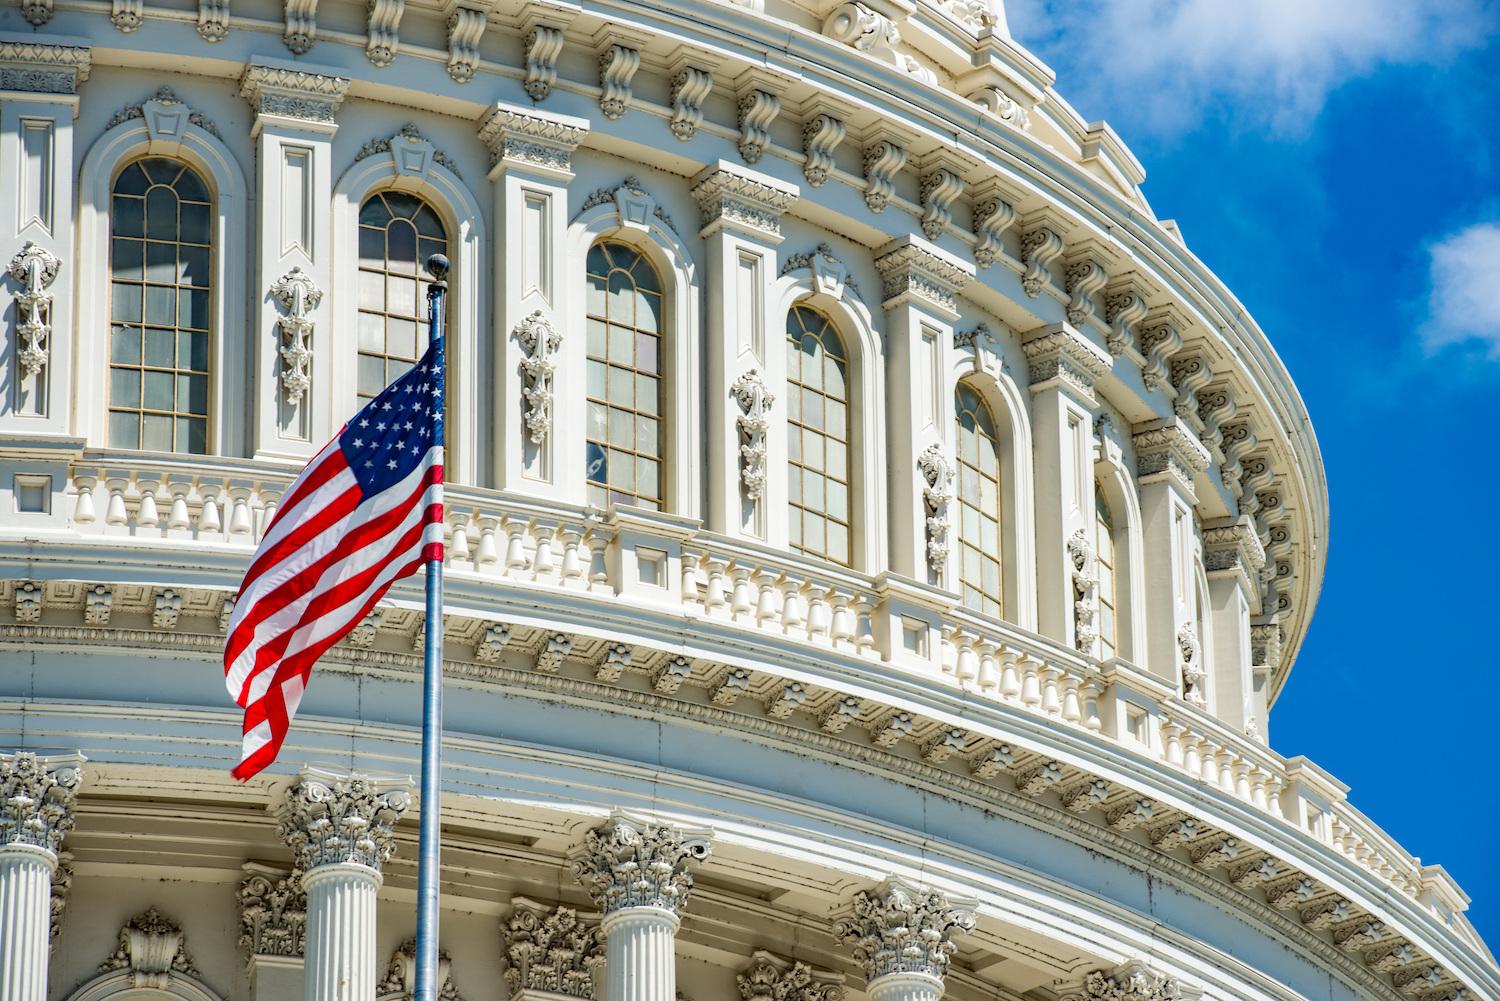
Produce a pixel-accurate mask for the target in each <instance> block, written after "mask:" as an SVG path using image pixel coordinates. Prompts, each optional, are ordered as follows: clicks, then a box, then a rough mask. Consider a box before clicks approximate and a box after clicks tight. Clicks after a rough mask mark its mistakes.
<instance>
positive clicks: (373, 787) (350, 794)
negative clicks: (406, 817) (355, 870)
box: [278, 768, 411, 870]
mask: <svg viewBox="0 0 1500 1001" xmlns="http://www.w3.org/2000/svg"><path fill="white" fill-rule="evenodd" d="M409 785H410V782H409V781H407V780H400V781H388V782H382V781H377V780H375V779H372V778H370V777H369V776H366V775H359V774H353V775H337V774H334V773H331V772H324V771H322V770H321V769H312V768H309V769H307V770H305V771H304V772H303V773H302V776H301V777H300V778H299V780H298V781H297V782H296V783H294V784H293V785H292V787H291V788H289V789H288V790H287V792H286V799H285V801H284V802H283V804H282V807H281V810H280V817H279V818H278V819H279V825H278V833H279V834H280V835H281V838H282V840H283V841H285V842H286V843H287V844H288V845H289V846H290V847H291V849H292V854H293V855H294V856H295V858H296V860H297V864H298V865H299V866H300V867H301V868H303V869H306V870H311V869H315V868H317V867H319V866H324V865H344V864H356V865H364V866H368V867H370V868H372V869H377V870H378V869H379V868H380V867H381V865H383V864H384V863H385V861H386V860H387V859H389V858H390V857H391V855H392V854H393V853H394V852H395V849H396V841H395V826H396V822H397V821H398V820H400V819H401V815H402V814H403V813H405V812H406V809H407V807H408V806H410V805H411V793H410V791H409V788H408V787H409Z"/></svg>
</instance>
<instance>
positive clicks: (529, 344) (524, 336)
mask: <svg viewBox="0 0 1500 1001" xmlns="http://www.w3.org/2000/svg"><path fill="white" fill-rule="evenodd" d="M515 338H516V343H517V344H519V345H520V346H521V351H522V352H523V357H522V358H521V372H522V374H523V375H524V376H525V378H526V385H525V387H524V388H523V389H522V390H521V394H522V395H523V396H524V397H525V398H526V431H527V434H528V436H529V437H530V438H531V440H532V442H533V443H534V444H537V445H540V444H542V443H543V442H545V441H546V440H547V435H548V434H550V433H551V432H552V377H553V375H554V373H555V372H556V370H557V361H556V358H557V352H558V350H559V349H560V348H561V347H562V334H560V333H559V332H558V331H557V328H556V327H554V326H552V321H551V320H549V319H547V316H546V314H545V313H543V312H542V311H541V310H540V309H538V310H536V311H535V312H533V313H532V314H531V315H530V316H528V317H526V318H525V319H524V320H522V321H521V322H520V323H518V324H516V329H515Z"/></svg>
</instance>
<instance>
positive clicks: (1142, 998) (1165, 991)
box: [1062, 962, 1182, 1001]
mask: <svg viewBox="0 0 1500 1001" xmlns="http://www.w3.org/2000/svg"><path fill="white" fill-rule="evenodd" d="M1181 997H1182V991H1181V988H1180V987H1179V986H1178V984H1177V981H1175V980H1173V979H1172V978H1170V977H1164V976H1161V975H1160V974H1158V973H1155V972H1153V971H1152V970H1150V969H1147V968H1146V966H1144V965H1143V964H1141V963H1139V962H1132V963H1127V964H1126V965H1124V966H1122V967H1120V968H1119V969H1117V970H1115V971H1113V972H1111V973H1105V972H1103V971H1101V970H1096V971H1094V972H1093V973H1090V974H1089V975H1088V976H1086V977H1084V979H1083V983H1082V985H1080V986H1079V987H1078V988H1076V989H1075V990H1073V991H1072V992H1070V993H1066V994H1064V995H1063V998H1062V1001H1179V999H1180V998H1181Z"/></svg>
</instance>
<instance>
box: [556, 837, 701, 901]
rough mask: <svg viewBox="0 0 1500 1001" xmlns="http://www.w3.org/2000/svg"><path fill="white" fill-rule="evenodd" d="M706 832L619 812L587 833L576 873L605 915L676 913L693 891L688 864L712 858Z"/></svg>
mask: <svg viewBox="0 0 1500 1001" xmlns="http://www.w3.org/2000/svg"><path fill="white" fill-rule="evenodd" d="M710 851H711V849H710V846H709V833H708V832H707V831H684V830H680V829H678V828H676V827H672V826H669V825H665V824H658V823H655V822H652V821H649V820H641V819H638V818H635V817H631V816H629V815H627V814H623V813H615V814H614V815H613V816H611V817H610V819H609V822H608V823H607V824H605V825H604V826H603V827H600V828H597V829H595V830H592V831H590V832H589V833H588V838H587V840H586V842H585V847H584V851H583V852H582V853H581V854H580V855H579V856H577V857H576V858H575V859H574V861H573V874H574V875H575V876H577V877H578V880H579V881H580V882H581V883H583V885H584V888H585V889H587V890H588V892H589V895H590V896H592V897H593V898H594V901H595V903H597V904H598V905H599V907H600V909H602V910H603V911H604V913H605V914H606V915H609V914H612V913H613V912H615V911H619V910H624V909H625V908H631V907H657V908H662V909H664V910H669V911H673V912H676V911H678V910H679V909H681V907H682V906H683V904H685V903H686V902H687V898H688V894H689V893H691V892H692V889H693V876H692V873H691V872H689V871H688V868H689V866H691V865H697V864H700V863H702V862H704V861H706V860H707V859H708V856H709V853H710Z"/></svg>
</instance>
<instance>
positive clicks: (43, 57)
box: [0, 39, 94, 96]
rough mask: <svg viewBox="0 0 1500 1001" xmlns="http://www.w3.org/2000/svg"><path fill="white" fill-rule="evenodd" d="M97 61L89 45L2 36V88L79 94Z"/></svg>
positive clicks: (0, 54) (20, 91)
mask: <svg viewBox="0 0 1500 1001" xmlns="http://www.w3.org/2000/svg"><path fill="white" fill-rule="evenodd" d="M93 64H94V63H93V50H92V49H90V48H88V47H87V46H82V45H66V44H61V43H55V42H23V41H18V40H15V39H0V91H12V92H18V93H26V94H58V95H68V96H71V95H75V94H77V93H78V86H79V84H81V83H83V82H84V81H85V80H87V79H88V78H89V71H90V70H91V69H92V68H93Z"/></svg>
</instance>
